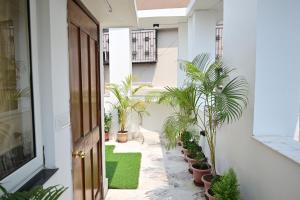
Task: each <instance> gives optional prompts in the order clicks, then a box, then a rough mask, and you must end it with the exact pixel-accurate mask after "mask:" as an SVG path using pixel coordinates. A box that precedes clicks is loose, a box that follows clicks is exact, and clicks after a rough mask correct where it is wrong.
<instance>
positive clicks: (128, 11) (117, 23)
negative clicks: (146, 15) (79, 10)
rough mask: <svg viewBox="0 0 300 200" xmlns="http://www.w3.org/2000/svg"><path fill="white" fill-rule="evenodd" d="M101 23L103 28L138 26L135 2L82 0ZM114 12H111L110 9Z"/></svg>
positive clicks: (129, 0)
mask: <svg viewBox="0 0 300 200" xmlns="http://www.w3.org/2000/svg"><path fill="white" fill-rule="evenodd" d="M82 2H83V3H84V4H85V5H86V7H87V8H88V9H89V10H90V11H91V12H92V13H93V15H94V16H95V17H96V18H97V19H98V21H99V22H100V25H101V27H103V28H106V27H131V26H136V25H137V10H136V4H135V0H107V1H106V0H82ZM107 2H108V3H109V4H110V6H111V8H112V12H109V10H110V7H109V4H108V3H107Z"/></svg>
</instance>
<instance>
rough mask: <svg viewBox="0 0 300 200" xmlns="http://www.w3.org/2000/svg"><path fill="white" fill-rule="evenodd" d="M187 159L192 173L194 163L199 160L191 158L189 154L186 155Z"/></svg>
mask: <svg viewBox="0 0 300 200" xmlns="http://www.w3.org/2000/svg"><path fill="white" fill-rule="evenodd" d="M186 159H187V161H188V164H189V172H190V173H191V174H192V173H193V168H192V165H193V164H195V163H196V162H197V160H195V159H193V158H190V157H189V156H188V155H187V156H186Z"/></svg>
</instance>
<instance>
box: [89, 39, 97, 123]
mask: <svg viewBox="0 0 300 200" xmlns="http://www.w3.org/2000/svg"><path fill="white" fill-rule="evenodd" d="M96 44H97V43H96V41H95V40H93V39H92V38H90V52H91V53H90V67H91V68H90V77H91V81H90V84H91V118H92V119H91V122H92V124H91V126H92V128H95V127H96V126H97V114H98V112H97V109H96V108H97V80H96V79H97V77H96V76H95V74H97V68H96V66H97V65H96V64H97V62H96V56H95V55H97V52H96V48H97V46H96ZM93 52H95V53H93Z"/></svg>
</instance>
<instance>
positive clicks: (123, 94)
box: [107, 75, 147, 132]
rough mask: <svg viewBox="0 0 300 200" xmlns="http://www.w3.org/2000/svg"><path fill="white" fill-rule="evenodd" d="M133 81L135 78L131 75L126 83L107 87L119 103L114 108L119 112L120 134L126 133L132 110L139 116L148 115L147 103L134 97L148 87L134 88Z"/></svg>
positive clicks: (126, 79)
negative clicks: (128, 116) (128, 118)
mask: <svg viewBox="0 0 300 200" xmlns="http://www.w3.org/2000/svg"><path fill="white" fill-rule="evenodd" d="M133 80H134V78H133V76H132V75H129V76H127V77H126V78H125V80H124V81H122V84H120V85H117V84H109V85H108V87H107V89H108V90H109V91H111V92H112V93H113V95H114V96H115V97H116V99H117V103H116V104H114V108H116V109H117V111H118V117H119V125H120V132H126V130H125V129H126V121H127V115H128V112H129V111H130V110H131V111H135V112H138V113H139V114H141V113H147V111H146V107H147V104H146V101H143V100H141V99H137V98H135V97H134V96H135V95H136V94H137V92H138V91H140V90H141V89H142V88H144V87H146V86H147V85H139V86H138V87H136V88H133V86H132V82H133Z"/></svg>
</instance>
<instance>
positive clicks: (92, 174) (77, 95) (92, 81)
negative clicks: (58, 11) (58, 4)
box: [68, 0, 103, 200]
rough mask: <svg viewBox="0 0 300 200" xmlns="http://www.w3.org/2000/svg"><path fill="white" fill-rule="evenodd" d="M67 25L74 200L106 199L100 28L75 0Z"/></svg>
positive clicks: (71, 3)
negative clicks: (103, 182) (104, 196)
mask: <svg viewBox="0 0 300 200" xmlns="http://www.w3.org/2000/svg"><path fill="white" fill-rule="evenodd" d="M68 25H69V59H70V110H71V129H72V141H73V169H72V171H73V186H74V199H75V200H77V199H79V200H81V199H84V200H96V199H97V200H98V199H103V186H102V178H103V173H102V145H101V144H102V138H101V137H100V130H101V124H100V121H101V119H100V115H99V113H100V86H99V84H100V80H99V79H100V76H99V72H100V68H99V51H98V48H99V45H98V43H99V37H98V33H99V25H98V22H97V21H95V20H94V18H93V17H92V16H90V14H89V12H88V11H86V8H85V7H84V6H82V5H81V3H80V1H72V0H68ZM101 135H102V134H101Z"/></svg>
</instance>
